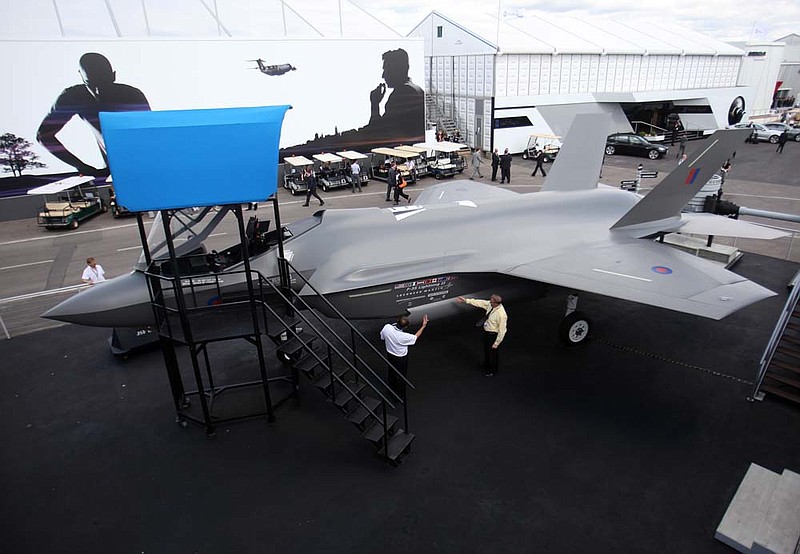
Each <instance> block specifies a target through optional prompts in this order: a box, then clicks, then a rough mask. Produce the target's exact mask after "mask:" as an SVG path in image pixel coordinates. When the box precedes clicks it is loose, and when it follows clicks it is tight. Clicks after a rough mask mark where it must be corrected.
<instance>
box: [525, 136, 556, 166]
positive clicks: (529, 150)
mask: <svg viewBox="0 0 800 554" xmlns="http://www.w3.org/2000/svg"><path fill="white" fill-rule="evenodd" d="M536 150H542V151H543V152H544V163H550V162H552V161H553V160H554V159H555V157H556V156H557V155H558V151H559V150H561V137H559V136H556V135H531V136H529V137H528V145H527V146H526V147H525V150H523V151H522V159H523V160H528V159H533V158H534V157H535V156H536V153H535V152H536Z"/></svg>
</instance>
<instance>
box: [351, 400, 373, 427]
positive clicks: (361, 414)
mask: <svg viewBox="0 0 800 554" xmlns="http://www.w3.org/2000/svg"><path fill="white" fill-rule="evenodd" d="M361 400H362V401H363V402H364V404H366V405H367V407H368V408H369V409H370V410H372V411H373V412H375V410H377V409H378V407H379V406H380V405H381V401H380V400H378V399H377V398H373V397H371V396H367V397H365V398H362V399H361ZM369 415H370V414H369V410H367V408H365V407H364V406H362V405H361V404H357V405H356V408H354V409H353V411H352V412H350V413H349V414H347V417H345V419H346V420H347V421H349V422H350V423H355V424H356V425H358V426H361V425H363V424H364V420H366V419H367V418H368V417H369Z"/></svg>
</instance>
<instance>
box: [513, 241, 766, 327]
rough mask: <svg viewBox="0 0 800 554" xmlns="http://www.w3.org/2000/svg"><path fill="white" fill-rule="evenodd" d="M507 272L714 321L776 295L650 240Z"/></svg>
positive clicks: (581, 251)
mask: <svg viewBox="0 0 800 554" xmlns="http://www.w3.org/2000/svg"><path fill="white" fill-rule="evenodd" d="M503 273H507V274H509V275H514V276H516V277H522V278H525V279H532V280H535V281H541V282H544V283H549V284H552V285H558V286H561V287H565V288H571V289H577V290H582V291H587V292H594V293H598V294H603V295H606V296H611V297H614V298H621V299H624V300H632V301H634V302H640V303H642V304H649V305H651V306H658V307H662V308H667V309H670V310H675V311H679V312H684V313H689V314H695V315H699V316H703V317H708V318H711V319H722V318H723V317H725V316H726V315H728V314H731V313H733V312H735V311H736V310H739V309H741V308H743V307H744V306H747V305H749V304H752V303H753V302H757V301H758V300H762V299H764V298H768V297H770V296H774V295H775V293H774V292H772V291H770V290H768V289H766V288H764V287H762V286H761V285H758V284H756V283H753V282H752V281H748V280H747V279H745V278H744V277H741V276H739V275H737V274H735V273H733V272H731V271H728V270H726V269H723V268H721V267H718V266H716V265H714V264H712V263H710V262H708V261H706V260H702V259H699V258H696V257H694V256H692V255H690V254H686V253H684V252H681V251H679V250H676V249H674V248H670V247H668V246H665V245H662V244H658V243H656V242H653V241H648V240H641V241H636V242H630V243H620V244H613V245H610V246H603V247H598V248H595V249H588V250H587V249H576V250H575V251H574V252H570V253H568V254H559V255H555V256H552V257H549V258H544V259H541V260H537V261H534V262H529V263H526V264H522V265H519V266H516V267H513V268H511V269H509V270H507V271H504V272H503Z"/></svg>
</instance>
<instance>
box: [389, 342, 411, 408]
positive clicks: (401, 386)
mask: <svg viewBox="0 0 800 554" xmlns="http://www.w3.org/2000/svg"><path fill="white" fill-rule="evenodd" d="M386 358H387V359H388V360H389V363H391V364H392V366H393V367H394V368H395V369H396V370H397V371H399V372H400V374H401V375H402V376H403V377H406V376H407V375H408V356H393V355H392V354H389V353H388V352H387V353H386ZM388 371H389V378H388V379H387V380H386V382H387V383H389V388H390V389H392V390H393V391H394V392H395V394H397V396H399V397H400V398H402V399H403V401H405V399H406V383H405V381H403V380H402V379H401V378H400V377H398V376H397V374H396V373H395V372H394V371H392V368H388ZM389 400H393V399H392V398H390V399H389ZM392 403H393V404H394V402H392Z"/></svg>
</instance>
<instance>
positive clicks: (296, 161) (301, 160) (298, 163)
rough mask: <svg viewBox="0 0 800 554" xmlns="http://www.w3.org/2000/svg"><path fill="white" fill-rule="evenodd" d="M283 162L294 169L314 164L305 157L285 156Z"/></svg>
mask: <svg viewBox="0 0 800 554" xmlns="http://www.w3.org/2000/svg"><path fill="white" fill-rule="evenodd" d="M283 161H284V162H285V163H287V164H289V165H292V166H295V167H302V166H304V165H314V162H312V161H311V160H309V159H308V158H306V157H305V156H286V157H285V158H283Z"/></svg>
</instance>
